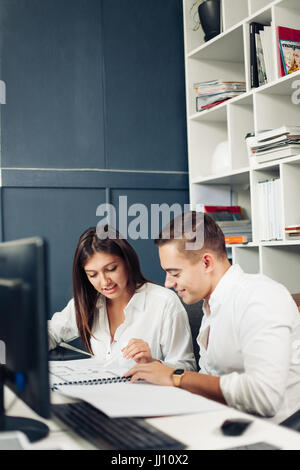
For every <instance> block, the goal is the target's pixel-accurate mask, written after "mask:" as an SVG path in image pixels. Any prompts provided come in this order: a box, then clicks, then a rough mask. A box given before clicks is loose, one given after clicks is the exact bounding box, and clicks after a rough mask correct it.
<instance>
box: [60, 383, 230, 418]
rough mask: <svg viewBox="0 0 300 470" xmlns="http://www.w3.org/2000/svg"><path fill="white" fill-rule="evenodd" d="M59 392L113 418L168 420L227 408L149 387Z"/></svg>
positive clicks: (86, 387)
mask: <svg viewBox="0 0 300 470" xmlns="http://www.w3.org/2000/svg"><path fill="white" fill-rule="evenodd" d="M58 391H59V392H61V393H63V394H65V395H68V396H71V397H73V398H79V399H81V400H84V401H86V402H88V403H90V404H91V405H93V406H94V407H96V408H98V409H99V410H101V411H102V412H103V413H105V414H107V415H108V416H110V417H111V418H117V417H126V416H127V417H129V416H135V417H150V416H152V417H153V416H169V415H180V414H189V413H204V412H205V413H207V412H210V411H218V410H220V409H223V408H224V406H223V405H221V404H219V403H217V402H214V401H212V400H208V399H206V398H203V397H201V396H199V395H195V394H192V393H190V392H187V391H185V390H182V389H179V388H175V387H165V386H159V385H151V384H148V383H142V382H141V383H135V384H130V383H117V384H106V385H83V386H79V385H65V386H61V387H58Z"/></svg>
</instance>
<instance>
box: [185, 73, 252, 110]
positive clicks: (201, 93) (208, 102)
mask: <svg viewBox="0 0 300 470" xmlns="http://www.w3.org/2000/svg"><path fill="white" fill-rule="evenodd" d="M194 89H195V93H196V111H197V112H199V111H204V110H205V109H209V108H211V107H213V106H217V105H218V104H220V103H223V102H224V101H226V100H228V99H230V98H233V97H235V96H238V95H240V94H241V93H244V92H245V91H246V83H245V82H236V81H232V82H228V81H224V80H212V81H208V82H201V83H195V84H194Z"/></svg>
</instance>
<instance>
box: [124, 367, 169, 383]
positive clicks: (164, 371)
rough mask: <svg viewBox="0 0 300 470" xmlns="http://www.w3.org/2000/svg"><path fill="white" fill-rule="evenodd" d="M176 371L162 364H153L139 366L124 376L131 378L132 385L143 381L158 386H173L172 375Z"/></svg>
mask: <svg viewBox="0 0 300 470" xmlns="http://www.w3.org/2000/svg"><path fill="white" fill-rule="evenodd" d="M174 370H175V369H172V368H171V367H168V366H165V365H164V364H162V363H161V362H152V363H150V364H139V365H136V366H134V367H132V369H130V370H129V371H128V372H126V373H125V374H123V377H131V380H130V382H131V383H134V382H136V381H137V380H138V379H142V380H146V381H147V382H149V383H152V384H156V385H168V386H172V385H173V379H172V374H173V372H174Z"/></svg>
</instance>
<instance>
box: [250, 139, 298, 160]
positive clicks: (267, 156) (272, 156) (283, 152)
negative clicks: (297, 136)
mask: <svg viewBox="0 0 300 470" xmlns="http://www.w3.org/2000/svg"><path fill="white" fill-rule="evenodd" d="M299 154H300V144H299V145H290V146H287V147H286V148H283V149H280V150H276V151H275V150H274V149H273V150H267V151H266V152H261V153H259V154H255V155H253V156H252V157H250V163H265V162H270V161H272V160H279V159H281V158H286V157H294V156H295V155H299Z"/></svg>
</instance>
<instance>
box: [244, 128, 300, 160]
mask: <svg viewBox="0 0 300 470" xmlns="http://www.w3.org/2000/svg"><path fill="white" fill-rule="evenodd" d="M246 142H247V148H248V156H249V160H250V164H253V163H254V164H256V163H264V162H267V161H271V160H276V159H280V158H285V157H291V156H293V155H298V154H299V153H300V126H282V127H279V128H277V129H272V130H268V131H262V132H259V133H258V134H257V135H253V134H251V135H248V136H246Z"/></svg>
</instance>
